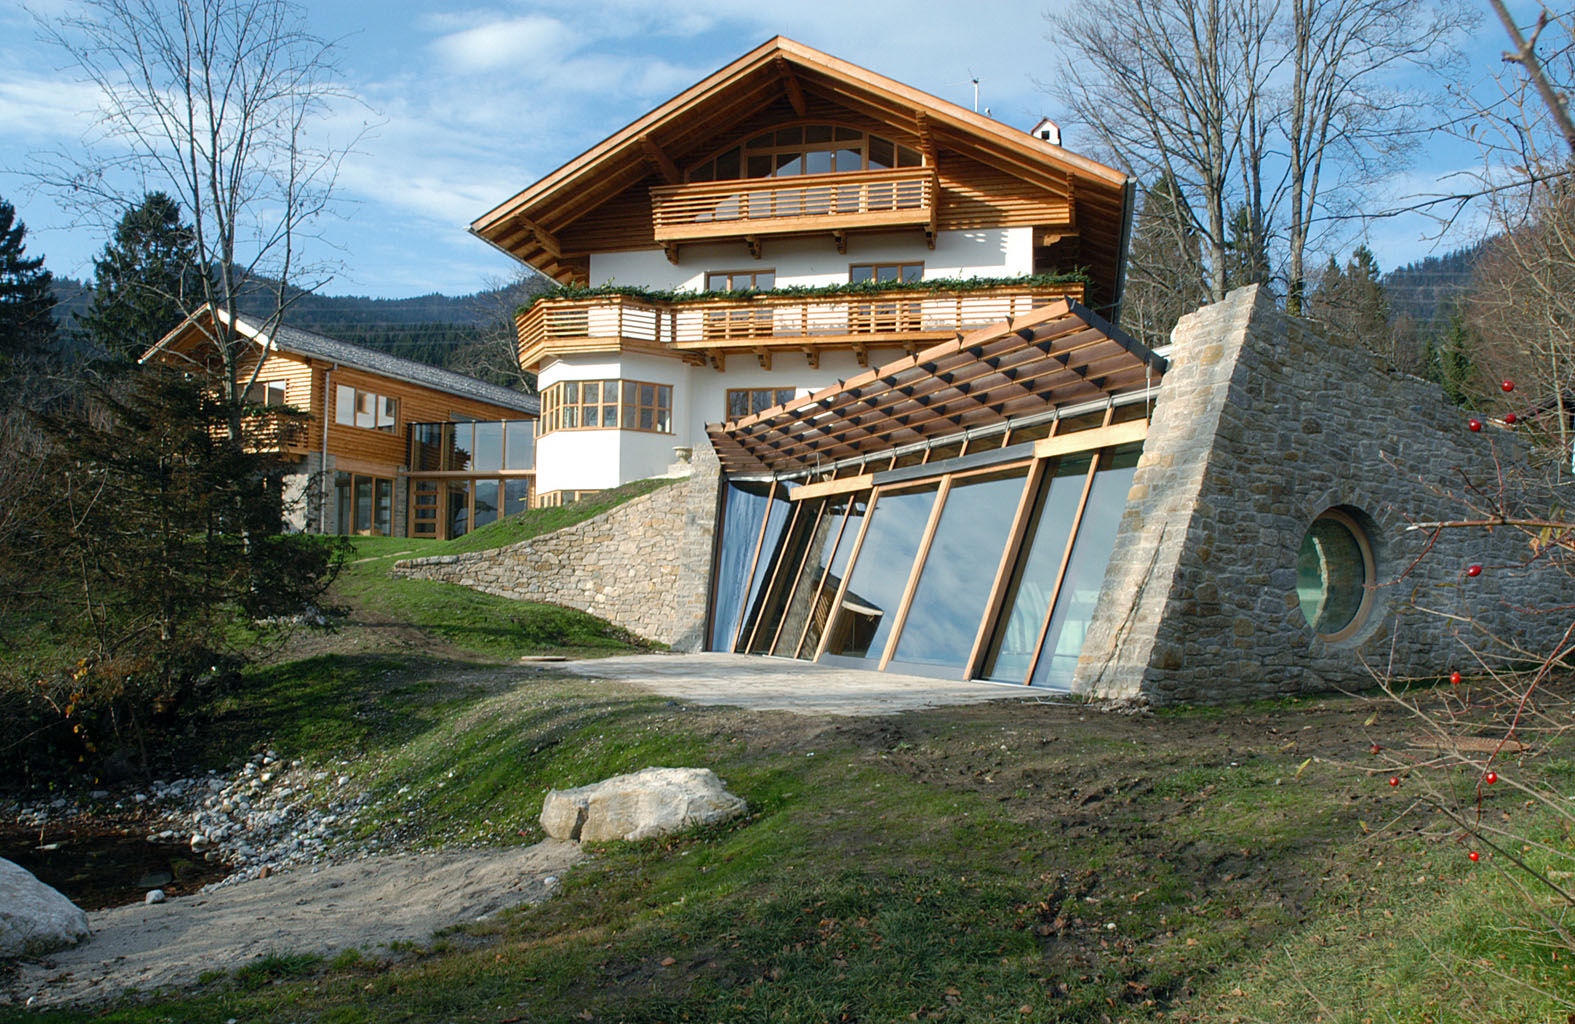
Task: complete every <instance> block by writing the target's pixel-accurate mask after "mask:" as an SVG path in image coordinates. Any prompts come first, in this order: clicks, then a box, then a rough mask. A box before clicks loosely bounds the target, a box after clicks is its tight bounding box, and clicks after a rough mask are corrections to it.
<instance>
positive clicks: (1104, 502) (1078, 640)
mask: <svg viewBox="0 0 1575 1024" xmlns="http://www.w3.org/2000/svg"><path fill="white" fill-rule="evenodd" d="M1137 460H1138V450H1137V449H1131V450H1128V451H1122V452H1117V453H1116V454H1115V455H1114V456H1110V455H1107V456H1105V457H1104V458H1103V459H1101V460H1100V465H1099V470H1098V472H1096V473H1095V474H1094V487H1093V489H1092V490H1091V491H1089V493H1088V508H1087V509H1086V510H1084V512H1083V521H1082V524H1081V525H1080V526H1079V527H1078V530H1077V540H1076V542H1075V543H1074V544H1073V546H1072V560H1071V562H1070V563H1068V565H1067V567H1066V579H1065V580H1063V581H1062V583H1061V592H1060V593H1059V594H1058V595H1057V596H1056V600H1055V611H1054V612H1053V613H1052V614H1051V616H1050V632H1049V633H1047V634H1046V635H1045V646H1044V653H1042V654H1041V655H1040V656H1039V664H1038V665H1035V666H1034V680H1033V682H1034V685H1035V686H1053V687H1056V688H1058V689H1067V688H1069V687H1070V686H1071V685H1072V674H1073V673H1074V672H1075V671H1076V670H1077V656H1078V654H1079V653H1080V652H1081V651H1082V650H1083V638H1084V636H1086V635H1087V634H1088V624H1089V622H1090V621H1092V620H1093V617H1094V606H1095V605H1097V604H1098V603H1099V588H1100V586H1102V585H1103V584H1104V582H1105V567H1106V566H1108V565H1109V564H1110V553H1111V552H1112V551H1113V550H1115V546H1116V530H1117V528H1118V527H1119V526H1120V525H1121V514H1122V512H1124V511H1125V510H1126V507H1127V492H1128V491H1130V490H1131V489H1132V474H1133V473H1134V472H1135V471H1136V470H1137Z"/></svg>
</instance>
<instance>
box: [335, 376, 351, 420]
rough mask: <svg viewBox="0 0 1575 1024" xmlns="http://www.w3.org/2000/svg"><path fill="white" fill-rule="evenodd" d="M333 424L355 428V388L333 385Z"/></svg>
mask: <svg viewBox="0 0 1575 1024" xmlns="http://www.w3.org/2000/svg"><path fill="white" fill-rule="evenodd" d="M334 422H335V423H340V424H343V425H344V426H347V427H353V426H355V388H352V387H346V386H345V385H343V384H335V385H334Z"/></svg>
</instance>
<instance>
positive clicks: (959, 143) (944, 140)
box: [470, 36, 1128, 275]
mask: <svg viewBox="0 0 1575 1024" xmlns="http://www.w3.org/2000/svg"><path fill="white" fill-rule="evenodd" d="M784 91H787V92H790V93H794V94H797V95H799V96H800V97H801V96H802V94H803V93H804V92H806V91H807V92H809V93H812V94H815V95H818V96H821V97H824V98H827V99H830V100H832V101H834V102H837V103H840V104H843V105H846V106H849V107H852V108H854V109H857V110H859V111H862V112H864V113H866V114H868V115H869V116H871V117H875V118H877V119H881V120H883V121H885V122H886V123H888V124H892V125H896V126H899V127H902V128H904V129H905V130H906V131H907V132H909V133H910V134H913V135H915V136H919V137H922V138H927V139H931V140H933V141H934V143H936V144H938V145H944V146H947V147H951V148H956V149H961V150H963V151H966V152H967V153H968V154H969V155H970V156H974V157H976V158H978V159H981V160H983V161H985V162H987V163H991V164H993V165H995V166H997V167H998V168H1000V169H1002V170H1004V171H1007V172H1008V173H1013V174H1016V175H1018V176H1021V177H1023V178H1024V179H1025V180H1029V181H1033V182H1036V183H1037V184H1039V185H1041V186H1043V187H1044V188H1046V189H1050V190H1054V191H1057V192H1066V193H1068V194H1069V195H1070V194H1076V195H1077V196H1078V197H1079V198H1080V199H1085V198H1086V199H1090V200H1094V201H1095V202H1094V206H1097V207H1098V208H1099V209H1101V210H1103V209H1105V208H1109V209H1111V210H1113V211H1115V212H1114V213H1113V214H1112V215H1111V216H1110V218H1109V219H1110V220H1111V223H1110V224H1108V225H1103V224H1101V225H1093V226H1095V227H1096V228H1097V230H1096V234H1108V235H1109V236H1110V237H1111V239H1112V241H1113V240H1114V238H1115V235H1116V233H1117V232H1118V231H1119V229H1120V222H1119V216H1120V212H1119V211H1120V209H1121V205H1122V203H1123V201H1124V198H1125V196H1124V193H1125V190H1126V188H1127V182H1128V178H1127V175H1126V174H1124V173H1122V172H1121V171H1118V170H1114V169H1112V168H1110V167H1106V166H1104V165H1103V164H1100V163H1097V162H1095V161H1093V160H1089V159H1088V158H1086V157H1082V156H1078V155H1077V154H1075V153H1072V152H1069V151H1068V150H1065V149H1062V148H1061V147H1060V146H1058V145H1054V144H1052V143H1050V142H1048V141H1045V140H1043V139H1040V138H1037V137H1035V136H1033V135H1030V134H1029V133H1027V132H1024V131H1020V130H1019V129H1017V128H1013V127H1011V126H1009V125H1005V124H1002V123H1001V122H999V121H996V120H994V119H993V118H990V117H986V116H984V115H982V114H979V113H977V112H975V111H972V110H968V109H967V108H965V107H961V106H958V105H957V104H955V103H951V102H948V101H946V100H943V99H940V98H938V97H935V96H932V95H930V94H929V93H926V92H922V91H920V90H918V89H915V88H913V87H911V86H907V85H904V84H902V83H901V82H898V81H895V80H893V79H890V78H886V77H885V76H883V75H878V74H876V73H875V72H872V71H869V70H867V69H865V68H862V67H859V66H858V65H856V64H851V63H849V62H847V61H844V60H840V59H838V58H836V57H833V56H831V55H830V54H827V53H823V52H821V51H819V50H816V49H814V48H813V47H809V46H805V45H803V44H802V43H797V42H794V41H793V40H791V39H787V38H784V37H782V36H777V37H775V38H773V39H770V40H768V41H767V42H765V43H763V44H761V45H760V46H758V47H756V48H755V49H753V50H751V51H750V52H749V53H746V54H744V55H743V56H742V57H740V58H738V59H737V60H735V61H733V62H732V63H731V64H728V65H727V66H726V67H724V68H722V69H720V70H718V71H716V72H715V73H713V74H711V75H709V76H708V77H706V78H705V79H703V80H702V81H700V82H697V83H696V84H695V85H693V86H690V87H689V88H688V89H685V90H684V91H683V92H681V93H679V94H678V95H677V96H675V97H673V98H672V99H670V100H668V101H667V102H666V103H663V104H662V105H661V106H659V107H657V108H656V109H655V110H653V111H651V112H650V113H648V114H646V115H645V116H643V117H641V118H639V119H638V120H636V121H634V122H632V123H631V124H629V125H627V126H625V127H624V128H622V129H620V130H619V131H617V132H615V133H613V134H612V135H610V136H608V137H607V138H606V139H605V140H603V141H602V142H600V143H598V144H597V145H595V146H593V147H591V148H590V149H588V150H586V151H585V152H584V153H582V154H580V155H579V156H577V157H575V158H574V159H573V160H570V161H569V162H568V163H566V164H564V165H563V166H561V167H559V168H557V169H556V170H554V171H552V172H551V173H549V174H548V175H546V176H545V177H543V178H542V179H541V180H540V181H537V182H536V183H535V184H533V185H531V186H529V187H528V188H526V189H524V190H523V191H521V192H519V193H518V194H516V195H514V196H513V197H511V198H510V199H508V200H506V201H505V202H503V203H501V204H499V205H498V206H497V207H496V208H494V209H492V210H490V211H488V212H487V213H485V214H483V215H482V216H480V217H478V218H477V219H476V220H475V221H474V222H473V223H472V224H471V227H470V230H471V232H472V233H473V234H475V235H477V236H479V237H480V238H482V239H484V240H486V241H487V242H489V243H490V244H492V245H494V246H495V247H497V248H499V249H501V250H502V251H504V252H507V253H509V254H510V255H512V256H514V257H515V258H516V259H519V260H521V261H523V262H526V263H528V264H531V265H533V266H536V267H537V269H539V270H543V271H544V272H546V273H548V274H549V275H551V274H552V269H553V267H556V266H557V265H558V264H557V262H556V261H558V260H562V259H565V258H567V257H566V256H565V254H563V253H562V252H561V251H560V252H554V251H553V250H555V249H556V248H557V243H556V241H555V240H554V232H555V231H556V230H557V229H558V228H560V227H562V226H564V225H565V224H567V223H569V222H571V221H572V220H574V219H575V218H578V217H579V216H581V215H583V214H584V213H585V212H587V211H588V210H591V209H593V208H595V207H596V206H597V205H599V204H600V203H602V202H604V201H606V200H607V199H610V198H612V197H613V196H615V195H617V194H618V193H619V192H621V191H623V190H624V189H626V188H628V187H630V186H631V185H633V184H635V183H637V182H639V181H640V180H642V179H644V178H646V177H647V176H649V175H651V174H653V173H666V174H668V175H670V174H671V172H672V171H673V169H674V165H673V160H674V159H678V160H682V159H685V158H686V156H687V155H688V154H690V153H691V152H692V151H694V150H696V147H701V146H705V145H708V144H710V143H711V141H712V140H714V139H715V137H716V136H717V135H718V133H719V132H721V131H723V130H725V129H727V128H729V127H730V126H731V125H733V124H734V123H736V122H738V121H740V120H742V119H743V118H744V117H746V116H748V115H749V114H750V113H752V112H753V111H755V110H758V109H759V108H760V107H762V106H764V105H766V104H767V103H769V102H771V101H772V100H774V99H775V98H777V97H779V96H781V95H782V94H783V93H784ZM799 102H800V103H801V102H802V100H801V99H800V101H799ZM664 169H665V170H664Z"/></svg>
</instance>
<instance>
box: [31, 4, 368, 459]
mask: <svg viewBox="0 0 1575 1024" xmlns="http://www.w3.org/2000/svg"><path fill="white" fill-rule="evenodd" d="M76 11H77V12H78V13H75V14H72V15H70V16H68V17H65V18H63V19H61V20H58V21H51V22H45V23H44V31H45V32H46V34H47V35H48V36H49V37H50V38H51V39H52V40H53V41H55V42H56V43H57V44H58V45H60V46H61V47H62V48H64V49H65V50H66V52H67V53H69V54H70V55H71V57H72V58H73V60H74V61H75V63H76V64H77V66H78V67H79V68H80V70H81V72H82V74H83V76H84V77H85V78H86V80H87V81H89V82H91V83H92V84H93V85H94V86H96V87H97V89H98V90H99V93H100V96H101V109H100V119H99V122H98V127H99V132H98V136H99V137H98V138H97V139H96V140H95V144H94V145H93V146H92V147H91V151H90V154H89V155H88V156H87V157H86V158H80V157H74V156H71V155H61V154H57V155H56V156H55V157H53V158H50V159H48V160H47V162H46V163H45V165H44V166H43V167H42V169H41V171H40V174H41V177H42V178H43V179H44V181H45V183H46V185H52V186H54V188H55V191H57V192H59V193H60V194H61V195H62V197H63V198H64V199H65V200H66V201H68V202H69V203H72V204H74V205H76V206H77V207H79V208H81V207H86V208H87V209H88V210H90V211H97V212H99V213H100V215H101V216H102V215H105V214H106V213H107V214H110V215H114V216H118V215H119V213H120V212H121V211H122V210H124V209H126V208H128V207H129V206H131V205H133V204H134V202H135V200H136V199H137V198H140V197H141V196H142V195H143V194H144V193H145V192H147V191H148V190H149V189H160V190H163V191H165V192H167V193H168V194H170V195H171V196H173V197H174V198H175V199H176V200H177V201H178V202H179V203H180V205H181V206H182V207H183V208H184V212H185V213H186V215H187V216H188V217H189V218H190V220H191V224H192V229H193V239H194V242H195V247H196V250H197V258H198V259H199V260H200V262H201V266H202V273H200V274H199V275H198V277H199V281H200V287H199V288H198V289H197V290H196V291H197V295H196V298H197V303H195V304H194V305H195V306H196V307H197V308H201V307H202V306H206V307H209V308H211V309H214V310H216V311H217V312H218V313H219V314H220V315H219V316H218V317H217V318H216V323H215V326H214V329H213V331H212V332H211V333H212V335H213V337H212V339H211V340H212V342H213V344H214V348H215V351H216V352H217V359H218V369H219V371H220V373H219V376H220V381H221V386H222V388H223V390H224V397H225V399H226V401H227V402H228V404H229V406H230V416H229V430H230V434H231V437H232V439H234V440H237V441H238V440H239V439H240V437H241V434H242V425H243V407H244V405H245V400H246V394H247V391H248V389H249V388H250V386H251V385H252V384H254V383H255V379H256V373H257V370H258V369H259V367H260V365H261V364H260V362H259V361H256V360H255V359H252V358H251V346H250V345H249V343H248V342H246V341H245V340H244V339H243V338H242V337H241V336H240V335H239V334H238V332H237V331H236V329H235V325H234V318H235V317H236V315H238V314H239V313H241V312H242V311H243V308H245V309H247V310H249V311H250V310H257V309H260V310H261V316H262V318H263V319H264V321H265V327H272V326H273V325H274V324H276V323H277V322H278V320H279V317H280V316H281V315H282V314H283V312H284V310H285V309H286V307H287V306H288V305H289V303H290V301H291V298H292V296H297V295H299V294H300V293H301V291H303V290H304V291H311V290H314V289H316V288H318V287H321V286H322V285H323V284H324V283H326V281H327V280H328V276H329V267H328V265H326V264H324V263H321V262H317V261H315V260H313V259H309V258H307V257H305V255H304V254H303V251H302V249H303V243H304V242H306V241H307V240H308V238H309V237H310V232H311V230H312V225H313V224H314V222H315V221H316V220H317V219H318V218H319V217H320V216H321V215H322V214H323V213H324V211H325V210H326V209H327V208H328V205H329V202H330V199H331V197H332V195H333V191H334V184H335V180H336V178H337V175H338V171H339V167H340V164H341V162H342V160H343V159H344V157H345V155H346V154H347V153H348V152H349V149H350V147H351V146H353V145H354V144H355V142H356V141H357V140H358V139H359V137H360V131H362V130H364V125H363V126H362V127H361V128H359V129H354V130H353V137H351V138H347V139H339V140H334V139H330V138H328V137H327V130H326V123H327V121H328V116H327V115H329V114H330V113H331V112H332V111H331V110H330V107H331V105H332V104H333V103H334V102H335V101H339V100H345V99H348V96H347V95H346V94H345V92H344V91H343V90H342V89H341V88H340V87H339V86H338V85H337V84H336V82H337V69H336V67H335V64H334V51H333V46H332V44H330V43H328V42H325V41H324V40H322V39H319V38H318V37H316V36H314V35H312V34H311V33H310V32H308V31H307V29H306V25H305V17H304V10H303V8H301V7H299V6H297V5H296V4H294V3H292V2H290V0H84V2H83V3H82V5H81V6H80V7H79V8H76ZM153 340H156V339H149V341H150V342H151V341H153Z"/></svg>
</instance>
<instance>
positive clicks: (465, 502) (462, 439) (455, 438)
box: [142, 310, 540, 538]
mask: <svg viewBox="0 0 1575 1024" xmlns="http://www.w3.org/2000/svg"><path fill="white" fill-rule="evenodd" d="M229 323H231V321H230V320H229V319H228V318H227V317H226V316H225V314H223V313H222V312H219V311H214V310H202V311H199V312H198V313H195V314H193V315H192V316H191V317H188V318H187V320H186V321H185V322H184V323H182V324H181V325H180V326H179V327H177V328H176V329H175V330H173V331H171V332H170V333H169V334H168V335H166V336H165V337H164V338H163V339H161V340H160V341H159V342H158V344H156V345H154V346H153V347H152V348H150V349H149V350H148V351H147V353H145V354H144V355H143V357H142V360H143V362H147V361H149V360H159V361H161V362H165V363H169V364H172V365H177V366H179V365H182V364H196V365H207V364H209V363H210V362H211V361H212V359H213V357H214V352H213V346H214V338H215V337H216V329H217V328H218V327H220V326H222V325H225V324H229ZM233 329H234V331H235V334H236V336H237V337H239V338H242V339H245V340H246V341H248V342H249V343H250V344H251V345H252V347H253V356H252V358H251V359H250V360H249V363H248V365H247V367H246V373H247V375H248V377H249V376H250V374H251V373H252V371H255V372H256V381H255V383H254V384H253V385H252V389H251V393H250V396H249V397H250V398H251V400H252V401H253V402H254V403H255V404H258V405H263V406H289V407H292V408H295V409H298V410H301V411H302V412H305V413H307V414H308V415H307V418H306V421H305V423H304V425H303V426H301V427H300V428H298V429H295V430H292V431H290V432H289V433H288V435H287V436H285V437H283V438H281V439H280V440H279V444H280V446H281V448H282V451H283V454H284V455H285V456H286V458H287V459H288V460H289V461H290V462H291V463H292V465H293V466H295V467H297V471H296V472H294V473H292V474H291V475H290V477H289V478H288V480H287V486H288V487H289V488H290V490H291V491H292V492H293V493H294V495H295V496H297V497H298V498H299V499H300V500H299V501H297V502H294V503H292V504H293V506H294V507H296V508H297V509H298V511H297V513H296V518H295V521H294V523H293V525H294V526H295V527H296V528H297V529H303V530H310V531H313V532H321V533H356V534H371V535H380V536H411V537H434V538H446V537H455V536H459V535H460V534H463V533H466V532H468V531H469V530H471V529H474V528H475V527H477V526H482V525H485V524H486V523H488V522H491V521H493V520H495V519H496V518H498V517H499V516H500V515H506V514H508V513H509V512H516V511H520V510H522V509H524V508H525V507H526V506H527V504H528V501H529V498H530V495H531V494H532V492H533V486H532V481H533V477H534V465H535V432H536V429H535V428H536V419H537V416H538V415H539V412H540V403H539V402H538V400H537V398H536V396H534V395H528V394H525V393H523V392H520V391H514V390H511V389H509V388H504V387H500V386H498V385H496V384H491V383H488V382H486V381H483V380H478V379H476V378H474V377H468V376H465V375H464V374H459V373H453V372H451V371H449V370H443V369H439V368H438V367H435V366H429V365H427V364H425V363H418V362H414V361H412V360H409V359H401V358H399V357H397V356H392V355H389V354H387V353H384V352H378V351H376V350H373V349H368V348H363V347H361V346H359V345H352V344H349V343H348V342H343V341H339V340H338V339H335V338H330V337H327V336H325V335H322V334H316V333H314V332H311V331H304V330H301V329H299V328H295V327H289V326H285V325H279V326H274V327H271V328H265V327H264V326H263V325H262V324H261V323H259V322H257V321H255V320H253V319H250V318H247V317H237V318H235V319H234V321H233ZM259 361H260V363H261V366H260V367H259V366H258V362H259Z"/></svg>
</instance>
